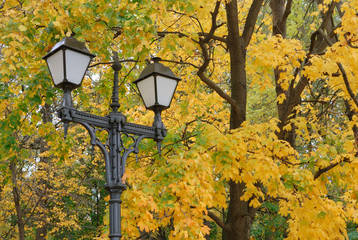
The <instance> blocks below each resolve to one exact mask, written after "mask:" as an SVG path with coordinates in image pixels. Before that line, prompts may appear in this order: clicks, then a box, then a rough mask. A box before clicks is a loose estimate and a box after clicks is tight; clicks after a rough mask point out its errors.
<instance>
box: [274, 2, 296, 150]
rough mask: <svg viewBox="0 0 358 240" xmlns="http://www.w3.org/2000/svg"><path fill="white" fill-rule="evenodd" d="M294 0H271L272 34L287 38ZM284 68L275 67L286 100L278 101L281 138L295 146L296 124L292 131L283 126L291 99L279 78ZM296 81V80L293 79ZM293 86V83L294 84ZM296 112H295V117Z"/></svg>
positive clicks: (277, 79) (288, 91)
mask: <svg viewBox="0 0 358 240" xmlns="http://www.w3.org/2000/svg"><path fill="white" fill-rule="evenodd" d="M291 4H292V0H287V1H286V0H271V2H270V7H271V9H272V35H274V36H276V35H280V36H282V38H286V32H287V24H286V23H287V18H288V16H289V14H290V13H291ZM282 72H283V70H280V69H278V68H275V69H274V75H275V84H276V96H277V97H278V96H280V95H281V94H283V95H284V96H285V100H284V101H283V102H282V103H279V102H277V111H278V117H279V119H280V121H281V122H280V124H279V128H280V130H281V131H280V133H279V134H278V135H279V136H278V137H279V138H280V139H282V140H286V141H287V142H288V143H290V145H291V146H292V147H293V148H295V128H294V126H293V127H292V129H291V130H290V131H286V130H283V127H284V126H285V125H286V124H287V120H289V119H286V116H287V111H288V103H289V99H290V97H291V96H290V89H283V88H282V86H281V84H280V82H279V80H280V74H281V73H282ZM293 81H294V80H293ZM292 86H293V85H292ZM294 116H295V114H293V117H294ZM291 118H292V117H291Z"/></svg>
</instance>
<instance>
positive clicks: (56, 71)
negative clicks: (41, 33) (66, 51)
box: [46, 50, 64, 85]
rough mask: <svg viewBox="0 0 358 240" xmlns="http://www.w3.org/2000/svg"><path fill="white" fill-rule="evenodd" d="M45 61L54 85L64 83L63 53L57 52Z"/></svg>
mask: <svg viewBox="0 0 358 240" xmlns="http://www.w3.org/2000/svg"><path fill="white" fill-rule="evenodd" d="M46 61H47V65H48V68H49V69H50V73H51V76H52V79H53V82H54V83H55V85H58V84H60V83H62V82H63V81H64V72H63V51H61V50H60V51H58V52H57V53H55V54H53V55H52V56H50V57H48V58H47V59H46Z"/></svg>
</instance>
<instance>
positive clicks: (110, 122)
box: [44, 38, 180, 240]
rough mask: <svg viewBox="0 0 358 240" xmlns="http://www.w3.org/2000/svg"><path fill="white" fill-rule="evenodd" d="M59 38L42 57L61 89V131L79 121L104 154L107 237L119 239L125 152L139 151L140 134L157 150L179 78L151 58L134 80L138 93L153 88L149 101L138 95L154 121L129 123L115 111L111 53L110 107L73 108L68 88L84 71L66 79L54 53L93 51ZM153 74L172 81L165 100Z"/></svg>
mask: <svg viewBox="0 0 358 240" xmlns="http://www.w3.org/2000/svg"><path fill="white" fill-rule="evenodd" d="M61 42H62V45H61V44H58V45H57V46H56V45H55V47H54V48H53V49H52V50H51V52H50V53H49V54H47V55H46V56H45V57H44V59H45V60H46V61H47V64H48V66H49V69H50V72H51V75H52V78H53V80H54V83H55V86H60V87H61V88H62V89H63V90H64V96H63V100H62V104H61V106H60V108H59V109H58V116H59V118H60V119H61V121H62V122H63V123H64V128H65V134H66V133H67V128H68V124H69V123H70V122H72V123H78V124H81V125H82V126H84V127H85V129H86V130H87V132H88V133H89V135H90V137H91V140H90V143H91V145H92V146H97V147H99V149H100V150H101V152H102V154H103V156H104V162H105V171H106V185H105V188H106V190H107V191H108V192H109V195H110V200H109V216H110V221H109V224H110V226H109V238H110V239H111V240H120V239H121V237H122V234H121V194H122V192H123V191H124V190H125V189H126V185H125V184H124V183H123V182H122V177H123V174H124V172H125V164H126V160H127V157H128V156H129V154H130V153H135V154H138V151H139V149H138V145H139V143H140V141H141V140H142V139H144V138H150V139H153V140H155V141H156V142H157V143H158V147H159V149H158V150H159V151H160V142H161V141H162V140H163V139H164V137H165V136H166V133H167V130H166V128H165V126H164V124H163V122H162V120H161V116H160V113H161V111H162V110H163V109H166V108H168V107H169V105H170V102H171V98H172V97H173V94H174V91H175V88H176V84H177V83H178V81H179V80H180V79H179V78H177V77H175V76H174V74H173V73H172V72H171V70H170V69H169V68H167V67H165V66H164V65H162V64H159V63H158V61H157V60H155V61H154V63H152V64H150V65H149V66H147V68H146V69H145V70H144V71H143V73H142V74H141V76H140V78H139V79H138V80H136V81H135V82H136V84H137V86H138V88H139V91H140V93H141V94H143V91H146V90H147V89H148V88H149V89H151V88H152V87H153V89H154V88H155V94H154V93H153V94H154V95H155V100H153V101H149V102H150V103H152V105H149V104H148V103H146V100H148V96H147V95H146V96H142V99H143V101H144V102H145V104H146V107H147V108H148V109H150V110H153V111H154V112H155V118H154V123H153V126H152V127H150V126H144V125H139V124H135V123H129V122H127V118H126V116H124V115H123V114H122V113H121V112H119V111H118V109H119V107H120V104H119V102H118V101H119V99H118V72H119V70H120V69H121V67H122V66H121V64H120V63H119V60H118V56H117V54H116V53H115V54H114V57H113V64H112V68H113V70H114V78H113V92H112V103H111V104H110V107H111V108H112V111H111V112H110V113H109V115H107V116H98V115H94V114H90V113H87V112H82V111H79V110H77V109H75V107H74V106H73V103H72V98H71V90H72V89H73V88H75V87H78V86H79V85H80V83H81V82H82V78H83V76H84V74H83V75H82V78H81V79H79V80H73V82H74V83H75V84H73V83H69V80H68V79H71V76H68V72H70V71H71V69H70V70H67V72H66V67H62V68H61V67H59V69H60V70H62V71H63V73H62V72H61V71H60V72H61V73H59V70H57V69H55V67H56V66H55V65H56V64H54V62H56V54H57V53H58V52H60V53H61V50H63V56H66V57H68V56H71V54H72V53H71V54H70V53H68V52H66V50H67V51H68V49H70V51H72V50H74V51H77V52H80V51H82V53H84V54H87V55H86V56H89V57H93V55H90V53H89V52H88V50H87V49H86V48H85V46H84V44H83V46H84V48H83V46H82V45H80V46H81V49H80V51H78V50H77V49H76V46H75V47H72V45H71V43H72V42H75V43H76V44H77V45H78V44H79V42H78V41H77V40H74V39H72V38H71V39H68V38H65V39H63V40H62V41H61ZM61 42H60V43H61ZM67 42H69V43H70V44H69V46H67ZM58 49H60V50H58ZM84 49H85V50H84ZM77 52H76V53H77ZM73 55H75V54H73ZM51 56H53V58H52V59H50V57H51ZM61 56H62V55H61ZM57 57H58V56H57ZM58 58H59V59H60V60H61V61H58V62H59V63H61V64H62V59H61V58H62V57H58ZM77 58H80V57H77ZM63 59H64V60H63V64H64V66H67V68H70V67H71V66H69V65H66V64H67V63H66V59H65V57H63ZM87 60H88V58H86V61H87ZM89 61H90V60H89ZM89 61H88V63H87V62H85V64H83V66H85V65H86V64H87V67H88V64H89ZM86 69H87V68H86ZM61 74H62V75H61ZM77 75H78V74H77ZM80 75H81V74H80ZM59 76H60V77H59ZM157 76H161V78H160V81H162V79H164V78H165V77H167V78H168V80H169V84H166V83H164V82H162V83H161V84H162V86H165V88H170V87H171V86H172V85H173V84H172V83H173V82H172V81H175V86H174V88H173V87H171V89H172V91H173V93H170V94H171V96H170V95H169V97H171V98H170V99H169V100H168V101H167V102H165V101H162V100H161V99H166V98H168V97H165V96H164V97H162V98H160V97H159V96H157V95H158V94H159V93H158V91H157V85H158V83H159V82H157V80H156V79H157ZM56 77H57V78H56ZM148 78H149V79H150V80H152V78H153V79H154V80H153V81H152V83H153V85H150V84H149V85H148V83H145V84H144V85H145V88H142V89H141V88H140V86H139V85H138V84H140V83H139V82H140V81H142V80H146V79H148ZM59 79H60V80H59ZM170 81H171V82H170ZM148 86H149V87H148ZM151 86H152V87H151ZM144 94H145V93H144ZM158 99H159V100H158ZM103 130H105V131H107V132H108V139H107V140H106V141H105V142H101V141H100V140H99V138H98V137H97V136H96V133H97V132H100V131H103ZM124 135H125V136H127V138H129V139H131V141H132V143H131V144H130V145H129V146H125V145H124V143H123V139H122V137H123V136H124Z"/></svg>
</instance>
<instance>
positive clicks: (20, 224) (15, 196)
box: [10, 159, 25, 240]
mask: <svg viewBox="0 0 358 240" xmlns="http://www.w3.org/2000/svg"><path fill="white" fill-rule="evenodd" d="M15 160H16V159H15ZM15 160H12V161H11V163H10V170H11V175H12V177H11V180H12V195H13V199H14V203H15V210H16V218H17V227H18V230H19V240H25V223H24V213H23V211H22V209H21V198H20V194H19V188H18V185H17V169H16V164H15Z"/></svg>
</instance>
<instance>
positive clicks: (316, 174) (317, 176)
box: [313, 157, 351, 180]
mask: <svg viewBox="0 0 358 240" xmlns="http://www.w3.org/2000/svg"><path fill="white" fill-rule="evenodd" d="M343 162H347V163H350V162H351V161H350V160H349V158H347V157H345V158H343V160H342V161H340V162H337V163H333V164H331V165H329V166H327V167H324V168H320V169H318V171H317V172H316V173H315V175H314V177H313V179H314V180H316V179H317V178H319V177H320V176H321V175H322V174H323V173H326V172H328V171H329V170H331V169H332V168H334V167H336V166H337V165H339V164H341V163H343Z"/></svg>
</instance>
